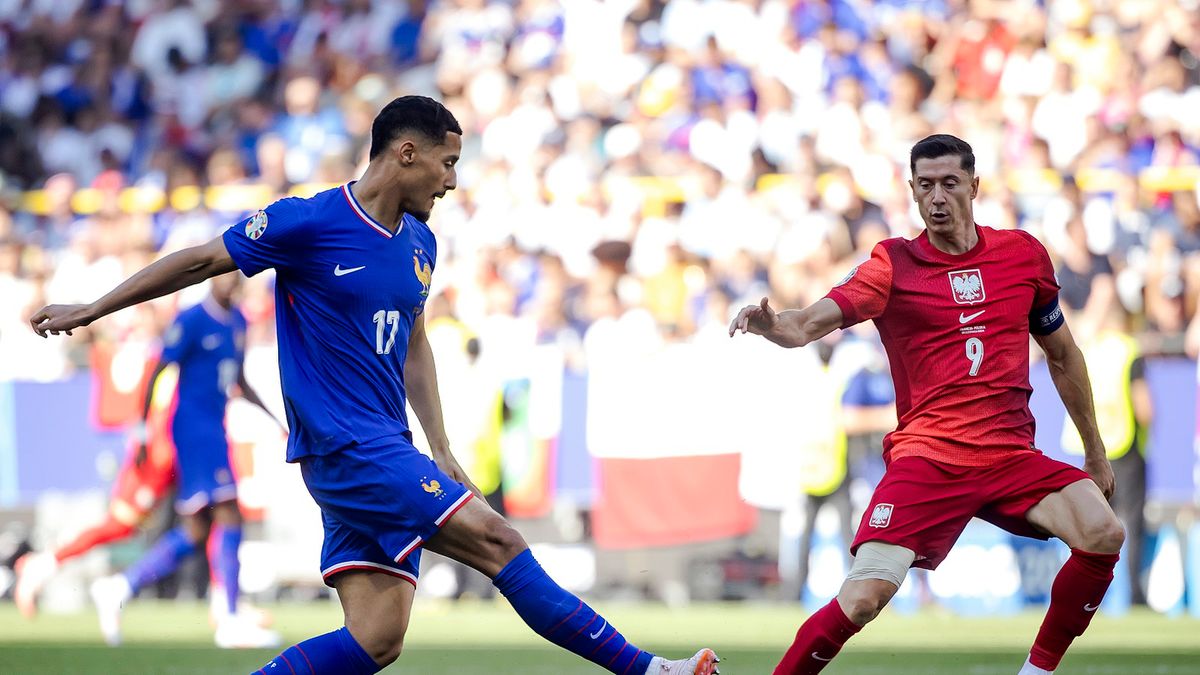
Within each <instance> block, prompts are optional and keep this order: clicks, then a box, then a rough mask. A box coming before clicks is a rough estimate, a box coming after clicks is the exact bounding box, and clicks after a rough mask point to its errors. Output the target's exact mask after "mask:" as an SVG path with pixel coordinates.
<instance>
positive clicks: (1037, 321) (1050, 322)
mask: <svg viewBox="0 0 1200 675" xmlns="http://www.w3.org/2000/svg"><path fill="white" fill-rule="evenodd" d="M1062 325H1063V313H1062V307H1059V306H1058V296H1054V299H1053V300H1051V301H1050V302H1049V303H1047V304H1046V306H1044V307H1042V308H1040V309H1036V310H1034V312H1033V313H1032V314H1030V315H1029V332H1030V333H1033V334H1034V335H1049V334H1051V333H1053V332H1054V331H1056V330H1058V329H1059V328H1060V327H1061V326H1062Z"/></svg>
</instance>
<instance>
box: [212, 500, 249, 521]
mask: <svg viewBox="0 0 1200 675" xmlns="http://www.w3.org/2000/svg"><path fill="white" fill-rule="evenodd" d="M212 518H213V522H214V523H217V524H219V525H223V526H225V527H238V526H240V525H241V524H242V512H241V511H240V510H239V509H238V505H237V502H236V501H228V502H221V503H220V504H217V505H216V506H214V507H213V511H212Z"/></svg>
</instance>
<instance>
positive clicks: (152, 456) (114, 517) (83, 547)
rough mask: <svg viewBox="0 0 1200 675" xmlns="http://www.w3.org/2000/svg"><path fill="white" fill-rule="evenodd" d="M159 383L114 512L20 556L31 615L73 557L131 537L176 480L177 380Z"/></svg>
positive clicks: (120, 476) (25, 610)
mask: <svg viewBox="0 0 1200 675" xmlns="http://www.w3.org/2000/svg"><path fill="white" fill-rule="evenodd" d="M167 379H170V380H172V382H171V384H170V385H168V386H164V387H158V389H159V392H160V394H159V395H154V394H152V393H151V392H153V391H154V389H155V388H156V387H155V382H154V381H151V383H150V386H149V387H148V388H149V389H150V390H151V392H148V393H147V400H148V401H151V400H152V401H153V403H152V404H151V405H149V406H147V415H146V416H145V418H144V422H143V423H142V424H140V425H138V428H137V429H136V430H135V432H134V434H133V435H132V437H131V442H130V444H129V450H128V452H127V453H126V455H125V460H124V462H123V463H122V464H121V469H120V471H119V472H118V473H117V478H116V480H115V481H114V482H113V489H112V497H111V498H110V499H109V503H108V513H107V514H106V516H105V519H104V521H103V522H101V523H100V524H98V525H94V526H92V527H90V528H88V529H86V530H84V531H83V532H80V533H79V534H78V535H76V536H75V538H74V539H72V540H71V541H69V542H67V543H66V544H64V545H62V546H60V547H58V548H57V549H55V550H53V551H45V552H40V551H31V552H29V553H26V554H25V555H23V556H21V558H20V559H19V560H17V564H16V569H15V571H16V573H17V583H16V588H15V590H14V592H13V597H14V599H15V600H16V603H17V608H18V609H19V610H20V612H21V615H22V616H24V617H25V618H27V619H31V618H33V617H34V616H35V615H36V613H37V597H38V594H39V593H40V592H41V590H42V587H43V586H45V584H46V582H48V581H50V579H51V578H53V577H54V575H55V574H56V573H57V572H58V570H59V567H60V566H61V565H62V564H63V563H64V562H67V561H68V560H71V559H73V558H77V557H79V556H81V555H83V554H84V553H87V552H88V551H90V550H92V549H94V548H96V547H98V546H103V545H105V544H110V543H112V542H116V541H121V540H123V539H127V538H129V537H130V536H131V535H132V534H133V533H134V532H135V531H136V530H137V528H138V527H140V526H141V525H142V524H143V523H144V522H146V519H147V518H149V516H150V514H151V513H152V512H153V510H154V507H155V506H156V505H157V504H158V503H159V502H160V501H161V500H162V498H163V496H164V495H165V494H166V492H167V490H168V488H170V487H171V484H172V483H173V482H174V481H175V446H174V444H172V443H171V441H170V437H169V435H168V434H167V433H165V429H167V428H169V421H168V420H166V419H165V418H166V417H167V415H168V414H169V410H168V408H169V405H168V404H169V403H170V401H171V400H172V399H173V393H168V392H167V391H166V390H167V389H169V388H170V386H171V385H173V383H174V379H175V378H174V377H170V378H160V379H159V382H160V383H165V381H166V380H167Z"/></svg>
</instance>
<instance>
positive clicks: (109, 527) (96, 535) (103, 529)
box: [54, 516, 133, 562]
mask: <svg viewBox="0 0 1200 675" xmlns="http://www.w3.org/2000/svg"><path fill="white" fill-rule="evenodd" d="M131 532H133V528H132V527H131V526H129V525H126V524H124V523H120V522H117V521H116V519H114V518H113V517H112V516H108V518H107V519H106V520H105V521H104V522H103V523H100V524H99V525H97V526H95V527H92V528H89V529H87V530H84V531H83V532H81V533H80V534H79V536H78V537H75V538H74V539H72V540H71V541H70V542H69V543H67V545H66V546H63V547H62V548H60V549H58V550H57V551H55V552H54V558H55V559H56V560H58V562H63V561H65V560H70V559H71V558H74V557H75V556H77V555H82V554H84V553H87V552H88V551H90V550H92V549H93V548H96V547H97V546H100V545H101V544H107V543H108V542H110V541H116V540H118V539H124V538H125V537H128V536H129V534H130V533H131Z"/></svg>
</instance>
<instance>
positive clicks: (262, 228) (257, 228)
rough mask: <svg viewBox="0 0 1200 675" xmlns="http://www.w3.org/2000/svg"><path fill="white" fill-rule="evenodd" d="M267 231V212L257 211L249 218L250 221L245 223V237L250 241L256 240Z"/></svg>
mask: <svg viewBox="0 0 1200 675" xmlns="http://www.w3.org/2000/svg"><path fill="white" fill-rule="evenodd" d="M266 231H267V212H266V211H259V212H258V213H256V214H254V215H253V216H250V220H248V221H246V236H247V237H250V238H251V239H258V238H259V237H261V236H262V235H263V232H266Z"/></svg>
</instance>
